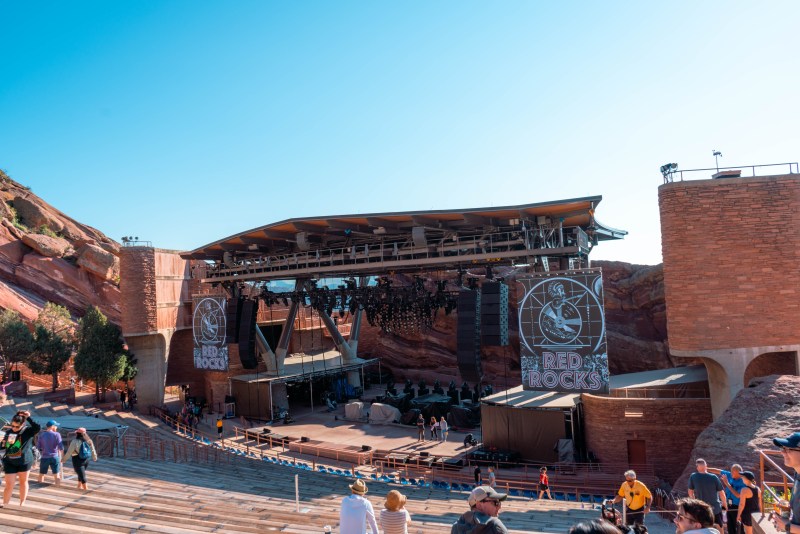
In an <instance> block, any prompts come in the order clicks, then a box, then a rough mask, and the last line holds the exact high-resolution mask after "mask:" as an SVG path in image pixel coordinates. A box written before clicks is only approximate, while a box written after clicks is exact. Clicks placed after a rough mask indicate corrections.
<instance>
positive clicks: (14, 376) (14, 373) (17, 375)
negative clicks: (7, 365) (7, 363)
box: [11, 369, 22, 382]
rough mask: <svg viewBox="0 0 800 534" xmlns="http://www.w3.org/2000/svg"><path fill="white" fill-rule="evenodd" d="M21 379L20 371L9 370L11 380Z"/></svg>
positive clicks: (17, 380)
mask: <svg viewBox="0 0 800 534" xmlns="http://www.w3.org/2000/svg"><path fill="white" fill-rule="evenodd" d="M20 380H22V371H20V370H19V369H17V370H16V371H11V381H12V382H19V381H20Z"/></svg>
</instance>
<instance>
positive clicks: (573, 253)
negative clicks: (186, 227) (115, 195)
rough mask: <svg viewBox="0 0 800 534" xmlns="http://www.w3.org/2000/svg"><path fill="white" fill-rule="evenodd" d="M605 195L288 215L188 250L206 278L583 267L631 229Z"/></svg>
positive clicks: (225, 278)
mask: <svg viewBox="0 0 800 534" xmlns="http://www.w3.org/2000/svg"><path fill="white" fill-rule="evenodd" d="M601 200H602V197H600V196H592V197H583V198H574V199H568V200H558V201H553V202H540V203H534V204H520V205H517V206H504V207H494V208H470V209H459V210H439V211H414V212H395V213H372V214H361V215H336V216H319V217H307V218H295V219H287V220H284V221H281V222H277V223H273V224H268V225H266V226H261V227H258V228H253V229H252V230H247V231H245V232H241V233H238V234H235V235H232V236H230V237H226V238H225V239H221V240H219V241H214V242H213V243H209V244H207V245H204V246H202V247H200V248H197V249H195V250H192V251H189V252H185V253H183V254H182V256H183V257H184V258H186V259H195V260H205V261H209V262H213V264H207V270H206V271H205V272H203V273H197V275H196V277H197V278H201V279H203V280H204V281H208V282H213V281H216V282H224V281H248V280H251V281H257V280H269V279H276V278H303V277H308V276H311V275H321V276H343V275H344V276H351V275H371V274H378V273H386V272H390V271H393V272H399V271H409V270H425V269H451V268H456V267H458V268H460V267H462V266H480V265H494V264H499V263H503V262H506V264H508V262H510V263H511V264H530V263H533V261H534V258H536V257H550V258H570V259H577V260H578V263H576V264H575V268H579V267H580V266H581V265H580V264H581V262H582V261H583V260H584V259H585V258H586V257H587V256H588V254H589V252H590V251H591V249H592V247H593V246H594V245H596V244H597V243H598V242H600V241H604V240H610V239H622V238H623V237H624V236H625V235H626V234H627V232H626V231H624V230H617V229H614V228H611V227H607V226H604V225H602V224H601V223H599V222H598V221H597V220H596V219H595V217H594V212H595V208H596V207H597V205H598V204H599V203H600V201H601ZM542 261H545V260H542ZM583 263H585V262H583ZM571 268H572V267H571Z"/></svg>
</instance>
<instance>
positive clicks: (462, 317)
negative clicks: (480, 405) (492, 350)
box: [456, 290, 483, 382]
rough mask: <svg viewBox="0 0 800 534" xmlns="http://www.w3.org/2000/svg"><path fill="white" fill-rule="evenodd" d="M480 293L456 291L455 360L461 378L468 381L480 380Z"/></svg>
mask: <svg viewBox="0 0 800 534" xmlns="http://www.w3.org/2000/svg"><path fill="white" fill-rule="evenodd" d="M480 305H481V294H480V293H479V292H477V291H471V290H462V291H460V292H459V293H458V304H457V308H456V310H457V313H458V319H457V321H456V360H457V362H458V372H459V373H461V378H463V379H464V380H466V381H468V382H480V380H481V376H482V374H483V373H482V372H481V344H480V329H481V316H480V313H479V310H480Z"/></svg>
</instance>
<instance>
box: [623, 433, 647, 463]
mask: <svg viewBox="0 0 800 534" xmlns="http://www.w3.org/2000/svg"><path fill="white" fill-rule="evenodd" d="M646 463H647V446H646V445H645V441H644V440H643V439H629V440H628V465H630V466H635V465H645V464H646Z"/></svg>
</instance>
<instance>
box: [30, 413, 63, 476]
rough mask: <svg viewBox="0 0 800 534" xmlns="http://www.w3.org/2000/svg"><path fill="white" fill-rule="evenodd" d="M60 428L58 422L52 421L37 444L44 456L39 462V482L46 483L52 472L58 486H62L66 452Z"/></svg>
mask: <svg viewBox="0 0 800 534" xmlns="http://www.w3.org/2000/svg"><path fill="white" fill-rule="evenodd" d="M58 426H59V425H58V421H56V420H55V419H50V420H49V421H48V422H47V426H45V430H44V432H42V433H40V434H39V438H38V440H37V442H36V448H38V449H39V452H40V453H41V455H42V458H41V460H39V482H40V483H41V482H44V476H45V475H46V474H47V471H48V470H52V471H53V482H54V483H55V485H56V486H60V485H61V454H62V453H63V452H64V442H63V441H62V439H61V434H59V433H58Z"/></svg>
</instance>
